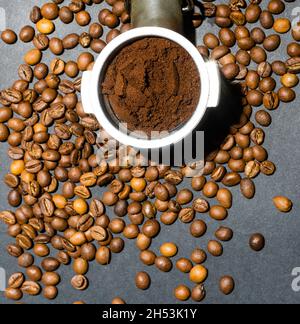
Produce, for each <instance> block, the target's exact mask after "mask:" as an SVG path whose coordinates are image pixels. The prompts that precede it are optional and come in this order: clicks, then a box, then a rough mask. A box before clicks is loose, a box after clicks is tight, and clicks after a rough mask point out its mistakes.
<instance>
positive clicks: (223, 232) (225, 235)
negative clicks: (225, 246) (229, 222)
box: [215, 226, 233, 242]
mask: <svg viewBox="0 0 300 324" xmlns="http://www.w3.org/2000/svg"><path fill="white" fill-rule="evenodd" d="M215 236H216V238H217V239H218V240H220V241H224V242H228V241H230V240H231V239H232V237H233V231H232V229H231V228H228V227H223V226H222V227H220V228H219V229H218V230H217V231H216V232H215Z"/></svg>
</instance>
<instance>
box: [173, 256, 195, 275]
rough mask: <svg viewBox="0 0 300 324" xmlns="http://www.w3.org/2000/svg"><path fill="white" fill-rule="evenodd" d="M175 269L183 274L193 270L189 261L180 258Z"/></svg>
mask: <svg viewBox="0 0 300 324" xmlns="http://www.w3.org/2000/svg"><path fill="white" fill-rule="evenodd" d="M176 268H177V269H178V270H179V271H181V272H183V273H189V272H190V271H191V269H192V268H193V264H192V262H191V261H190V260H188V259H185V258H181V259H179V260H178V261H177V262H176Z"/></svg>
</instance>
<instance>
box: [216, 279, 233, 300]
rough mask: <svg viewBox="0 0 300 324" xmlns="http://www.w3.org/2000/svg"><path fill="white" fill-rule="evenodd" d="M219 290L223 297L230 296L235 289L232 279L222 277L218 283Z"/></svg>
mask: <svg viewBox="0 0 300 324" xmlns="http://www.w3.org/2000/svg"><path fill="white" fill-rule="evenodd" d="M219 288H220V291H221V292H222V293H223V294H224V295H230V294H231V293H232V292H233V290H234V288H235V283H234V280H233V278H232V277H230V276H224V277H222V278H221V279H220V282H219Z"/></svg>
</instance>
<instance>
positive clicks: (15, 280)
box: [8, 272, 25, 289]
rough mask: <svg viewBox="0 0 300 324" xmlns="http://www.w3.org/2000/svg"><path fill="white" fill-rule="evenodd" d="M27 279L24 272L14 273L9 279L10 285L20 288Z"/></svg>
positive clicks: (10, 286)
mask: <svg viewBox="0 0 300 324" xmlns="http://www.w3.org/2000/svg"><path fill="white" fill-rule="evenodd" d="M24 281H25V276H24V274H23V273H22V272H17V273H14V274H12V275H11V276H10V277H9V279H8V287H9V288H13V289H18V288H20V287H21V286H22V284H23V283H24Z"/></svg>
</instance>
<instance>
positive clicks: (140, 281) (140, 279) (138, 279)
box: [135, 272, 151, 290]
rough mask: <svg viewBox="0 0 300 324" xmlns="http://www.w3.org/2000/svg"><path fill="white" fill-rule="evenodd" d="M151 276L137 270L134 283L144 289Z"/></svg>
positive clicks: (146, 287) (147, 285)
mask: <svg viewBox="0 0 300 324" xmlns="http://www.w3.org/2000/svg"><path fill="white" fill-rule="evenodd" d="M150 284H151V278H150V276H149V275H148V273H147V272H138V273H137V274H136V276H135V285H136V287H137V288H138V289H141V290H146V289H148V288H149V287H150Z"/></svg>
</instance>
